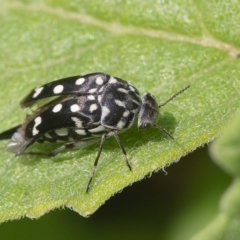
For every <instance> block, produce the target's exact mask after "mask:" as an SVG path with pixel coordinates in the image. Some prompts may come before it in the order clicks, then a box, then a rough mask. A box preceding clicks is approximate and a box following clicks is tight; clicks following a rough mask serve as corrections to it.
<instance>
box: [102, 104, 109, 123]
mask: <svg viewBox="0 0 240 240" xmlns="http://www.w3.org/2000/svg"><path fill="white" fill-rule="evenodd" d="M109 113H110V110H109V108H107V107H106V106H102V116H101V120H104V119H105V117H106V116H107V115H108V114H109Z"/></svg>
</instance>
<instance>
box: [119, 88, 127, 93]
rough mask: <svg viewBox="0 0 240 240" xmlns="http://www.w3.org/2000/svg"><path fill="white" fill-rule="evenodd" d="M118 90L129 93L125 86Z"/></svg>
mask: <svg viewBox="0 0 240 240" xmlns="http://www.w3.org/2000/svg"><path fill="white" fill-rule="evenodd" d="M117 91H119V92H123V93H128V90H127V89H125V88H118V89H117Z"/></svg>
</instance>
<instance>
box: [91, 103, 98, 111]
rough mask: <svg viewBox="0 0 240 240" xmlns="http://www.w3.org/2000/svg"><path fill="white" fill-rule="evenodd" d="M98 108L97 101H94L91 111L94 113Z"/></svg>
mask: <svg viewBox="0 0 240 240" xmlns="http://www.w3.org/2000/svg"><path fill="white" fill-rule="evenodd" d="M97 108H98V106H97V104H96V103H93V104H92V105H91V106H90V108H89V111H90V112H91V113H92V112H93V111H95V110H96V109H97Z"/></svg>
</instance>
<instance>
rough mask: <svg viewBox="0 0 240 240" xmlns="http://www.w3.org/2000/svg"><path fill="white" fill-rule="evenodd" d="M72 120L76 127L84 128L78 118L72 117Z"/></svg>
mask: <svg viewBox="0 0 240 240" xmlns="http://www.w3.org/2000/svg"><path fill="white" fill-rule="evenodd" d="M72 120H73V121H74V122H75V125H76V127H78V128H81V127H82V121H81V120H80V119H79V118H77V117H72Z"/></svg>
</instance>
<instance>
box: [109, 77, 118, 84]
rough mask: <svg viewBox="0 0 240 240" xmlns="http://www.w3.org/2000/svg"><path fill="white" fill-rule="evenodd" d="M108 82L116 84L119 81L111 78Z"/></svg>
mask: <svg viewBox="0 0 240 240" xmlns="http://www.w3.org/2000/svg"><path fill="white" fill-rule="evenodd" d="M108 82H109V83H116V82H117V79H116V78H114V77H110V79H109V81H108Z"/></svg>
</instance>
